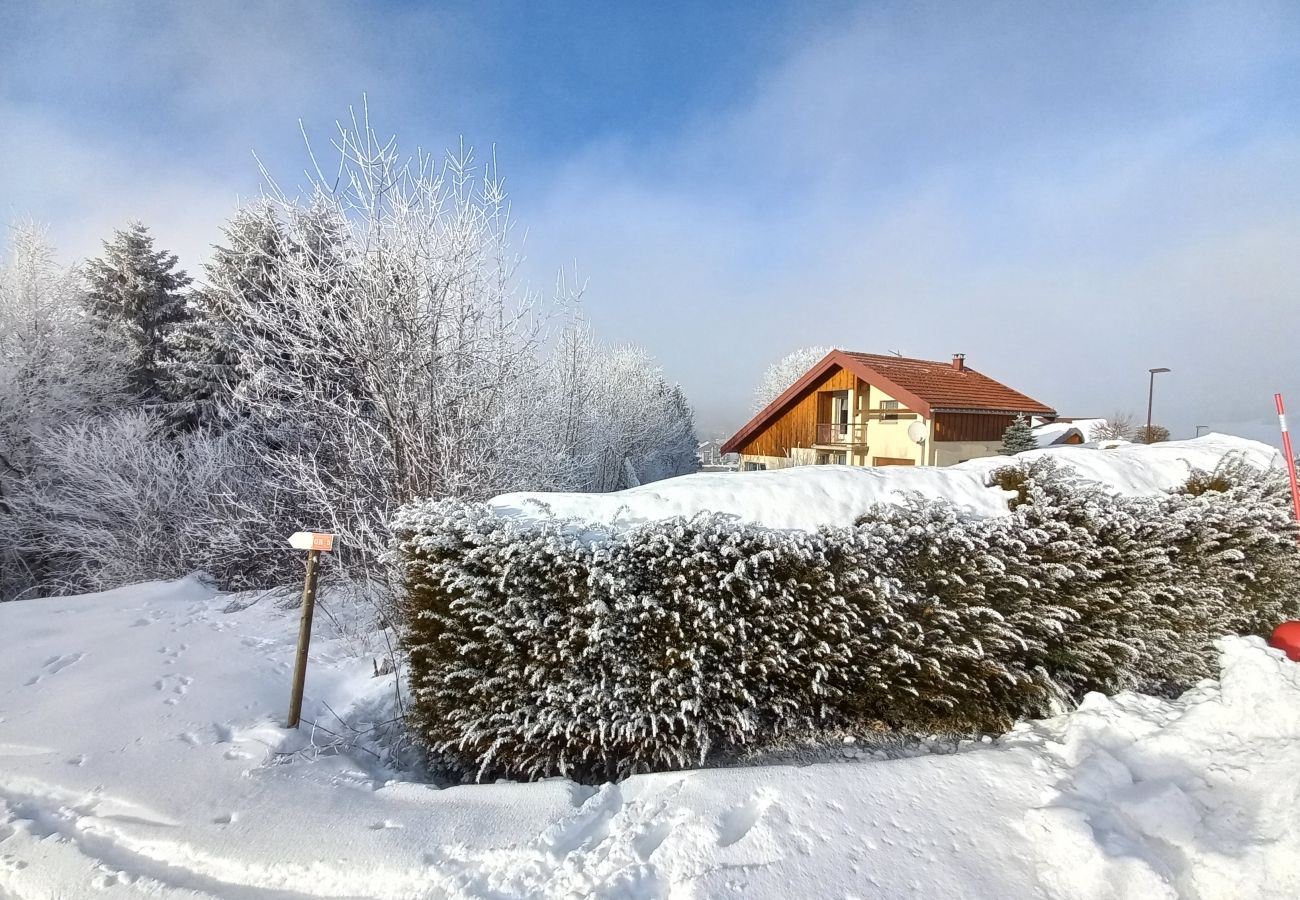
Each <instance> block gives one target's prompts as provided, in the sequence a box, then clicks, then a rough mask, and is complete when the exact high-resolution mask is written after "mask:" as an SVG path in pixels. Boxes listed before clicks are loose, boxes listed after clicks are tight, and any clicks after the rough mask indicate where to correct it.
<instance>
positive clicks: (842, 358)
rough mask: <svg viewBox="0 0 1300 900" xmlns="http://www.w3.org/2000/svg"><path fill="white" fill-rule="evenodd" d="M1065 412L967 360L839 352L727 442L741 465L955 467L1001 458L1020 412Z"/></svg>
mask: <svg viewBox="0 0 1300 900" xmlns="http://www.w3.org/2000/svg"><path fill="white" fill-rule="evenodd" d="M1021 413H1023V414H1025V415H1027V416H1042V417H1045V418H1048V419H1050V418H1053V417H1055V415H1056V411H1055V410H1054V409H1052V408H1051V407H1050V406H1047V405H1045V404H1043V403H1039V402H1038V401H1037V400H1034V399H1032V398H1031V397H1027V396H1025V395H1024V394H1022V393H1020V392H1019V391H1016V390H1012V389H1011V388H1009V387H1007V386H1006V385H1004V384H1002V383H1001V382H998V381H994V380H993V379H992V378H990V377H988V376H987V375H984V374H982V373H980V372H977V371H975V370H974V369H972V368H970V367H969V366H967V365H966V357H965V356H964V355H962V354H960V353H959V354H956V355H954V356H953V358H952V362H951V363H947V362H934V361H933V360H928V359H908V358H906V357H900V356H879V355H876V354H873V353H850V352H848V351H844V350H832V351H831V352H830V353H828V354H826V356H825V357H823V358H822V360H821V362H819V363H817V365H815V366H813V367H812V368H811V369H809V370H808V371H807V372H806V373H805V374H804V375H803V377H802V378H800V379H799V380H798V381H796V382H795V383H794V384H793V385H791V386H790V388H789V389H788V390H786V391H785V393H783V394H781V396H779V397H777V398H776V399H775V400H773V401H772V402H771V403H770V404H768V406H767V407H766V408H765V409H763V410H762V412H760V413H759V414H758V415H756V416H754V418H753V419H751V420H750V421H749V423H748V424H746V425H745V427H743V428H741V429H740V431H738V432H736V434H735V435H733V436H732V437H731V438H730V440H728V441H727V442H726V443H725V444H723V445H722V448H721V449H722V452H723V453H739V454H740V468H741V469H742V470H746V471H753V470H756V469H777V468H783V467H785V466H799V465H812V464H823V465H824V464H840V465H850V466H915V465H921V466H948V465H952V464H953V463H958V462H962V461H964V460H967V459H974V458H976V457H981V456H995V455H997V453H998V450H999V448H1000V447H1001V445H1002V433H1003V432H1004V431H1006V429H1007V426H1009V425H1010V424H1011V422H1012V420H1013V419H1014V418H1015V417H1016V416H1017V415H1018V414H1021Z"/></svg>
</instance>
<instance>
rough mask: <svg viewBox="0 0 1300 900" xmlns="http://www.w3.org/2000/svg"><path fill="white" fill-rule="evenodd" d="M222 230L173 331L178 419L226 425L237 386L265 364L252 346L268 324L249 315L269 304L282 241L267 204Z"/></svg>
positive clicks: (276, 285)
mask: <svg viewBox="0 0 1300 900" xmlns="http://www.w3.org/2000/svg"><path fill="white" fill-rule="evenodd" d="M224 231H225V234H226V246H218V247H216V248H214V252H213V255H212V259H211V260H210V261H209V262H208V263H207V264H206V266H205V271H206V275H207V278H206V280H207V282H208V284H207V286H206V287H204V288H203V289H201V290H197V291H195V292H194V293H193V294H191V296H190V304H189V320H188V321H187V322H185V323H184V324H183V325H182V326H181V327H179V328H177V329H176V330H175V331H174V333H173V335H172V340H171V351H172V356H173V359H174V362H173V364H172V367H171V376H172V381H173V385H174V389H173V398H172V400H173V402H172V407H171V410H170V413H171V419H172V421H173V422H174V423H177V424H188V425H202V426H206V427H216V428H222V429H224V428H227V427H229V425H230V424H231V422H230V421H229V420H230V417H231V416H232V415H234V414H235V411H234V409H233V406H234V405H235V404H236V402H237V396H238V395H239V393H240V390H241V386H242V385H243V384H244V383H245V382H247V381H248V380H249V379H251V378H253V377H255V376H256V375H257V373H258V372H260V371H262V370H263V369H264V368H265V363H264V362H263V361H262V360H260V359H259V358H258V356H259V354H258V353H257V352H256V351H255V349H254V348H255V347H260V346H261V344H262V343H263V341H262V340H260V338H261V337H263V335H262V333H261V332H263V331H266V330H267V329H266V326H265V324H264V323H263V322H262V321H259V319H260V318H261V317H259V316H255V315H252V313H253V312H256V311H263V310H265V311H268V313H270V312H272V311H273V309H274V306H275V299H274V298H275V297H276V295H277V291H279V290H281V288H280V280H281V279H280V277H279V268H280V267H281V266H282V265H283V264H284V261H285V259H286V257H287V256H288V254H289V245H288V240H287V239H286V237H285V235H284V232H283V229H282V227H281V225H280V223H279V222H278V221H277V219H276V217H275V215H274V213H273V211H272V210H271V209H270V208H269V207H268V206H266V205H256V206H250V207H247V208H245V209H242V210H240V211H239V212H238V213H236V214H235V216H234V217H233V218H232V219H231V221H230V223H229V224H228V225H227V226H226V227H225V229H224Z"/></svg>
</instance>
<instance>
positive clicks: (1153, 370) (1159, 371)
mask: <svg viewBox="0 0 1300 900" xmlns="http://www.w3.org/2000/svg"><path fill="white" fill-rule="evenodd" d="M1147 371H1148V372H1150V373H1151V374H1152V375H1159V374H1161V373H1162V372H1172V371H1173V369H1165V368H1160V369H1147Z"/></svg>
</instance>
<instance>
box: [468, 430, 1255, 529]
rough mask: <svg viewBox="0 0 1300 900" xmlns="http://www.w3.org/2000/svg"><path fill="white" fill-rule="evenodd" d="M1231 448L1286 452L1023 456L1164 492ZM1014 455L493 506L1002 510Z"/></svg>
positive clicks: (1129, 490) (505, 498) (752, 513)
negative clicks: (913, 497) (1001, 473)
mask: <svg viewBox="0 0 1300 900" xmlns="http://www.w3.org/2000/svg"><path fill="white" fill-rule="evenodd" d="M1229 455H1234V456H1237V457H1240V458H1241V459H1243V460H1244V461H1245V462H1247V463H1249V464H1251V465H1255V466H1258V467H1260V468H1267V467H1269V466H1272V465H1278V464H1280V453H1279V452H1278V451H1277V450H1276V449H1274V448H1273V447H1270V446H1269V445H1267V444H1263V443H1260V442H1259V441H1251V440H1246V439H1245V438H1238V437H1232V436H1230V435H1223V434H1207V435H1205V436H1204V437H1200V438H1197V439H1195V440H1190V441H1168V442H1166V443H1162V444H1151V445H1143V444H1124V445H1121V446H1118V447H1115V448H1113V449H1100V448H1098V447H1096V446H1090V445H1086V444H1084V445H1063V446H1059V447H1050V448H1045V449H1042V450H1030V451H1027V452H1025V453H1021V454H1019V455H1017V456H1016V457H1015V458H1014V461H1015V462H1019V461H1021V460H1028V459H1037V458H1039V457H1043V456H1050V457H1051V458H1052V459H1054V460H1057V461H1058V462H1060V463H1061V464H1062V465H1063V466H1066V467H1068V468H1070V469H1073V470H1074V471H1075V472H1077V473H1078V474H1079V475H1080V476H1081V477H1084V478H1087V479H1089V480H1091V481H1097V482H1100V483H1101V484H1103V485H1105V486H1106V487H1109V488H1110V489H1112V490H1114V491H1115V492H1116V493H1118V494H1123V495H1127V496H1155V495H1158V494H1160V493H1163V492H1165V491H1169V490H1171V489H1173V488H1176V487H1178V486H1180V485H1181V484H1183V483H1184V482H1185V481H1186V480H1187V475H1188V473H1189V472H1190V471H1191V470H1192V469H1193V468H1197V469H1205V470H1211V469H1213V468H1214V467H1215V466H1217V465H1218V464H1219V462H1220V460H1222V459H1223V458H1224V457H1225V456H1229ZM1011 463H1012V460H1011V459H1009V458H1008V457H1004V456H997V457H991V458H988V459H973V460H970V461H968V462H964V463H960V464H958V465H955V466H948V467H946V468H936V467H931V466H915V467H912V466H888V467H883V468H862V467H857V466H796V467H793V468H788V469H777V470H773V471H767V472H712V473H702V474H698V475H684V476H681V477H679V478H670V479H667V480H665V481H657V482H655V483H653V484H648V485H643V486H641V487H636V488H631V489H629V490H625V491H617V492H614V493H609V494H585V493H561V492H556V493H514V494H502V495H501V496H500V497H497V498H495V499H493V500H490V501H489V506H491V507H492V508H493V510H495V512H496V513H497V515H501V516H506V517H509V518H514V519H518V520H520V521H521V522H528V521H540V520H545V519H550V518H558V519H576V520H579V521H584V522H592V523H601V524H603V525H607V526H612V527H628V526H632V525H637V524H640V523H643V522H653V521H657V520H660V519H669V518H672V517H674V516H687V517H689V516H693V515H695V514H696V513H700V512H720V513H729V514H731V515H734V516H736V517H737V518H738V519H739V520H741V521H743V522H750V523H753V524H756V525H763V526H766V527H768V528H792V529H804V530H813V529H816V528H817V527H818V526H821V525H851V524H853V521H854V520H855V519H856V518H857V517H858V516H860V515H862V514H863V513H865V512H867V511H868V510H869V509H870V508H871V507H872V506H874V505H875V504H877V503H896V502H898V501H899V500H900V499H901V498H902V497H903V496H904V495H905V494H906V493H908V492H913V491H914V492H916V493H918V494H920V495H922V496H924V497H927V498H930V499H945V500H949V501H951V502H952V503H955V504H956V505H957V506H959V507H961V508H962V509H963V510H966V511H967V512H970V513H973V514H975V515H981V516H997V515H1004V514H1006V513H1007V511H1008V507H1007V496H1008V494H1007V492H1005V491H1003V490H1001V489H1000V488H996V487H989V486H988V481H989V473H990V472H992V471H993V470H994V469H998V468H1001V467H1003V466H1006V465H1009V464H1011Z"/></svg>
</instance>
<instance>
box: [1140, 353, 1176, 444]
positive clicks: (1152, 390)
mask: <svg viewBox="0 0 1300 900" xmlns="http://www.w3.org/2000/svg"><path fill="white" fill-rule="evenodd" d="M1147 371H1148V372H1150V373H1151V383H1150V385H1149V386H1148V387H1147V430H1146V434H1145V435H1144V437H1145V438H1146V439H1147V443H1150V442H1151V403H1152V401H1153V400H1154V398H1155V394H1156V376H1157V375H1163V374H1164V373H1165V372H1168V371H1170V370H1169V369H1166V368H1163V367H1162V368H1159V369H1147Z"/></svg>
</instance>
